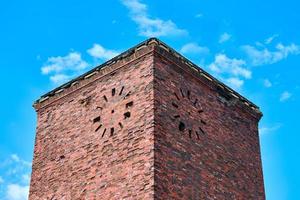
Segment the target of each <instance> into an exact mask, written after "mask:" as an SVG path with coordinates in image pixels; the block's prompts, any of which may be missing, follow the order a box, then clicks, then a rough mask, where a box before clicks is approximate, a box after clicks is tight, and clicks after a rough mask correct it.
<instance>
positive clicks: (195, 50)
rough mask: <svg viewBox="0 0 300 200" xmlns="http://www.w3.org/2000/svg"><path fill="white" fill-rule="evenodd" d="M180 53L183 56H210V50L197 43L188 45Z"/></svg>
mask: <svg viewBox="0 0 300 200" xmlns="http://www.w3.org/2000/svg"><path fill="white" fill-rule="evenodd" d="M180 52H181V53H183V54H208V53H209V49H208V48H207V47H205V46H200V45H198V44H197V43H187V44H185V45H184V46H183V47H182V48H181V49H180Z"/></svg>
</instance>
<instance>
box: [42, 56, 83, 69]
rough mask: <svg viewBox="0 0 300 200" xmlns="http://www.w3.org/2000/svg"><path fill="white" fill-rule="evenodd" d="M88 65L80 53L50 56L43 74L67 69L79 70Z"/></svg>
mask: <svg viewBox="0 0 300 200" xmlns="http://www.w3.org/2000/svg"><path fill="white" fill-rule="evenodd" d="M87 67H88V63H87V62H85V61H84V60H82V58H81V54H80V53H78V52H71V53H69V54H68V55H66V56H57V57H50V58H48V60H47V62H46V64H45V65H44V66H43V67H42V69H41V70H42V73H43V74H50V73H52V72H54V73H59V72H62V71H67V70H71V71H78V70H83V69H85V68H87Z"/></svg>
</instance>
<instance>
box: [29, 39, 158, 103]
mask: <svg viewBox="0 0 300 200" xmlns="http://www.w3.org/2000/svg"><path fill="white" fill-rule="evenodd" d="M152 40H155V41H158V42H160V41H159V40H158V39H157V38H149V39H147V40H145V41H143V42H141V43H139V44H137V45H136V46H134V47H132V48H130V49H128V50H126V51H124V52H123V53H121V54H119V55H117V56H116V57H114V58H112V59H110V60H108V61H106V62H104V63H102V64H100V65H98V66H97V67H95V68H93V69H91V70H89V71H87V72H85V73H84V74H82V75H80V76H78V77H76V78H74V79H72V80H70V81H68V82H67V83H64V84H63V85H61V86H59V87H57V88H55V89H53V90H51V91H50V92H48V93H46V94H44V95H42V96H41V97H40V98H39V99H37V100H36V101H35V102H34V103H35V104H36V103H41V102H43V101H45V100H46V99H48V98H49V97H51V96H54V95H55V94H56V92H58V91H61V90H63V89H65V88H68V87H70V86H72V84H73V83H75V82H77V81H80V80H82V79H84V77H86V76H88V75H89V74H92V73H94V72H95V71H98V70H100V69H101V68H103V67H105V66H107V65H110V64H111V63H115V62H116V61H118V60H120V59H123V58H125V57H127V56H128V55H131V53H133V52H135V50H137V49H139V48H140V47H142V46H144V45H148V43H149V42H150V41H152Z"/></svg>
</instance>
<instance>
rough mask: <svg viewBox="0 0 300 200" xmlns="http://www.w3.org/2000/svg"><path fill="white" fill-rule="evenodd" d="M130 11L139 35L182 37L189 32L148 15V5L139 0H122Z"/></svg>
mask: <svg viewBox="0 0 300 200" xmlns="http://www.w3.org/2000/svg"><path fill="white" fill-rule="evenodd" d="M121 1H122V3H123V5H125V6H126V7H127V8H128V9H129V11H130V17H131V19H132V20H133V21H134V22H135V23H136V24H137V25H138V29H139V34H140V35H141V36H146V37H160V36H182V35H187V34H188V32H187V31H186V30H184V29H181V28H178V27H177V25H176V24H175V23H174V22H173V21H171V20H162V19H160V18H154V17H151V16H150V15H149V14H148V10H147V5H146V4H144V3H141V1H139V0H121Z"/></svg>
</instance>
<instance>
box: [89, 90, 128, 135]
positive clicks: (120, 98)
mask: <svg viewBox="0 0 300 200" xmlns="http://www.w3.org/2000/svg"><path fill="white" fill-rule="evenodd" d="M130 94H131V91H127V90H126V88H125V87H124V86H123V87H120V88H113V89H111V91H110V92H105V93H104V95H103V96H102V98H101V102H100V103H99V105H98V106H97V107H96V110H97V115H96V117H94V118H93V119H92V121H93V129H94V131H95V132H99V133H100V134H101V137H102V138H103V137H105V136H108V137H111V136H113V135H114V134H116V132H117V131H120V130H122V129H123V128H124V124H125V123H126V121H127V120H128V119H129V118H130V117H131V108H132V106H133V101H130V98H129V97H130Z"/></svg>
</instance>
